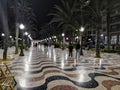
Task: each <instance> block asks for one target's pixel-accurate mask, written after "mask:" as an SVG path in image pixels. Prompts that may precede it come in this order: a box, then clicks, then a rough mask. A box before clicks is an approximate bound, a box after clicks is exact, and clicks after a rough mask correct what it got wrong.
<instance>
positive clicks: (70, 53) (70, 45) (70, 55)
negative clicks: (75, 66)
mask: <svg viewBox="0 0 120 90" xmlns="http://www.w3.org/2000/svg"><path fill="white" fill-rule="evenodd" d="M68 49H69V57H72V56H73V45H72V43H69V47H68Z"/></svg>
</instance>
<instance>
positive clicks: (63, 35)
mask: <svg viewBox="0 0 120 90" xmlns="http://www.w3.org/2000/svg"><path fill="white" fill-rule="evenodd" d="M62 37H63V43H62V49H63V50H64V43H65V34H64V33H62Z"/></svg>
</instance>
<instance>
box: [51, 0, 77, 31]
mask: <svg viewBox="0 0 120 90" xmlns="http://www.w3.org/2000/svg"><path fill="white" fill-rule="evenodd" d="M70 2H71V1H69V2H68V1H63V0H62V6H59V5H55V7H54V9H55V10H54V12H53V13H50V14H49V15H51V16H53V18H52V20H51V21H50V24H51V23H57V24H58V27H62V29H63V32H65V30H67V29H69V28H71V29H72V30H75V29H76V28H75V20H74V19H75V18H74V17H75V15H76V13H75V8H76V0H74V1H72V3H70Z"/></svg>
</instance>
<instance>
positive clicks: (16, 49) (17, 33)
mask: <svg viewBox="0 0 120 90" xmlns="http://www.w3.org/2000/svg"><path fill="white" fill-rule="evenodd" d="M18 36H19V28H18V24H16V42H15V43H16V45H15V54H18Z"/></svg>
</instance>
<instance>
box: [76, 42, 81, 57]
mask: <svg viewBox="0 0 120 90" xmlns="http://www.w3.org/2000/svg"><path fill="white" fill-rule="evenodd" d="M79 52H80V43H79V42H77V44H76V57H77V55H79Z"/></svg>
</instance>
